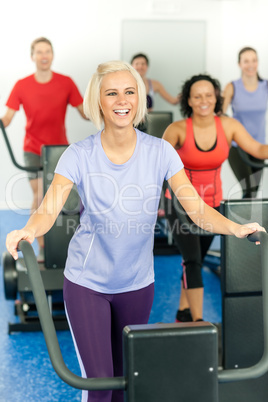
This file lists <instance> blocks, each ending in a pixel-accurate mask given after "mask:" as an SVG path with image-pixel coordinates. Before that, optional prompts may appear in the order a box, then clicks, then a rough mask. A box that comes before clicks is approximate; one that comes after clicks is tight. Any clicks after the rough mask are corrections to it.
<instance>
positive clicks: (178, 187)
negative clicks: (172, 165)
mask: <svg viewBox="0 0 268 402" xmlns="http://www.w3.org/2000/svg"><path fill="white" fill-rule="evenodd" d="M168 182H169V185H170V186H171V188H172V191H173V192H174V194H175V195H176V197H177V198H178V200H179V202H180V203H181V205H182V206H183V208H184V209H185V211H186V212H187V214H188V215H189V216H190V218H191V219H192V220H193V222H194V223H195V224H196V225H198V226H199V227H201V228H202V229H204V230H207V231H208V232H212V233H218V234H224V235H235V236H236V237H239V238H243V237H246V236H248V235H249V234H251V233H253V232H255V231H257V230H264V229H263V228H262V227H261V226H260V225H259V224H258V223H248V224H246V225H240V224H238V223H235V222H233V221H231V220H229V219H227V218H225V217H224V216H223V215H221V214H220V213H219V212H217V211H216V210H215V209H214V208H211V207H210V206H208V205H207V204H206V203H205V202H204V201H203V200H202V199H201V198H200V197H199V195H198V194H197V192H196V190H195V188H194V187H193V186H192V184H191V182H190V181H189V179H188V178H187V176H186V173H185V171H184V169H183V170H181V171H179V172H178V173H176V174H175V175H174V176H172V177H171V178H170V179H169V180H168Z"/></svg>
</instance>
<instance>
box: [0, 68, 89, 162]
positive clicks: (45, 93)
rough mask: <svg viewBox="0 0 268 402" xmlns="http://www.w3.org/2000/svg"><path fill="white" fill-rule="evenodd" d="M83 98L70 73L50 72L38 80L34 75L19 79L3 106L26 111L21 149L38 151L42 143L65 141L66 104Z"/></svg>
mask: <svg viewBox="0 0 268 402" xmlns="http://www.w3.org/2000/svg"><path fill="white" fill-rule="evenodd" d="M81 103H83V98H82V96H81V94H80V92H79V90H78V88H77V86H76V85H75V83H74V82H73V80H72V79H71V78H70V77H67V76H65V75H62V74H57V73H54V72H53V76H52V79H51V80H50V81H49V82H47V83H45V84H41V83H39V82H37V81H36V80H35V78H34V75H33V74H32V75H30V76H28V77H26V78H23V79H21V80H19V81H18V82H17V83H16V84H15V86H14V88H13V89H12V91H11V94H10V95H9V98H8V100H7V103H6V106H7V107H9V108H10V109H14V110H19V108H20V105H22V106H23V109H24V112H25V115H26V120H27V121H26V127H25V129H26V135H25V138H24V146H23V149H24V151H26V152H33V153H35V154H38V155H40V154H41V147H42V145H61V144H63V145H66V144H68V140H67V137H66V128H65V115H66V109H67V105H68V104H71V105H72V106H74V107H77V106H79V105H80V104H81Z"/></svg>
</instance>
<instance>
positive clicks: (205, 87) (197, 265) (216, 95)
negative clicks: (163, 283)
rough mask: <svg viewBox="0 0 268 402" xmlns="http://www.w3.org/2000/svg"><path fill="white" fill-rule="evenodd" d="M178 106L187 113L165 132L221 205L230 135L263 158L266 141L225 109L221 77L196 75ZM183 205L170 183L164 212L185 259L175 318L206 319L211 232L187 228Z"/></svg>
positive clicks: (201, 188)
mask: <svg viewBox="0 0 268 402" xmlns="http://www.w3.org/2000/svg"><path fill="white" fill-rule="evenodd" d="M180 107H181V113H182V115H183V116H185V117H186V119H184V120H180V121H176V122H174V123H172V124H171V125H169V126H168V128H167V129H166V131H165V133H164V135H163V138H164V139H165V140H166V141H168V142H169V143H170V144H171V145H172V146H173V147H174V148H175V149H176V151H177V153H178V154H179V156H180V158H181V160H182V162H183V164H184V168H185V171H186V174H187V176H188V178H189V180H190V181H191V183H192V184H193V186H194V187H195V189H196V191H197V192H198V194H199V196H200V197H201V198H202V199H203V200H204V201H205V202H206V203H207V204H208V205H210V206H211V207H212V208H214V209H215V210H217V211H218V210H219V207H220V202H221V200H222V182H221V166H222V164H223V162H224V161H225V160H226V159H227V158H228V155H229V148H230V145H231V143H232V141H235V142H236V143H237V144H238V145H239V146H240V147H241V148H242V149H243V150H244V151H246V152H248V153H249V154H251V155H252V156H254V157H255V158H259V159H262V160H263V159H266V158H268V145H263V144H261V143H260V142H258V141H256V140H255V139H254V138H252V137H251V135H250V134H249V133H248V132H247V131H246V129H245V128H244V126H242V124H241V123H239V121H237V120H236V119H234V118H231V117H227V116H223V115H222V113H221V112H222V97H221V87H220V83H219V81H218V80H216V79H214V78H211V77H210V76H209V75H206V74H199V75H195V76H193V77H191V78H190V79H189V80H187V81H186V82H185V83H184V85H183V87H182V92H181V103H180ZM172 198H173V200H172ZM179 207H180V206H179V205H178V204H177V202H176V200H174V197H172V193H171V192H170V191H169V189H168V188H167V190H166V192H165V212H166V218H167V219H168V222H169V228H170V230H171V232H172V234H173V238H174V242H175V244H176V245H177V247H178V249H179V250H180V252H181V255H182V260H183V261H182V266H183V273H182V281H181V295H180V301H179V308H178V311H177V314H176V320H177V321H192V320H193V321H198V320H202V319H203V295H204V288H203V281H202V270H201V268H202V265H203V261H204V258H205V256H206V254H207V251H208V249H209V247H210V245H211V242H212V240H213V236H210V235H208V236H207V235H203V236H200V235H197V234H192V233H190V232H189V230H188V231H187V230H186V228H185V226H184V224H181V222H180V215H178V213H179V210H178V208H179ZM190 218H192V216H191V215H190Z"/></svg>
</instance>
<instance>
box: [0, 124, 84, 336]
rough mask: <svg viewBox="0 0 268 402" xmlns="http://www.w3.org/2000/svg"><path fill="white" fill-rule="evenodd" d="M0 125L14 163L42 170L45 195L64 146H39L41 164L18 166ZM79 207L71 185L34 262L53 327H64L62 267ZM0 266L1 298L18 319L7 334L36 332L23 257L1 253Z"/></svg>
mask: <svg viewBox="0 0 268 402" xmlns="http://www.w3.org/2000/svg"><path fill="white" fill-rule="evenodd" d="M0 128H1V131H2V134H3V137H4V140H5V143H6V146H7V149H8V152H9V155H10V157H11V160H12V162H13V164H14V165H15V166H16V167H17V168H18V169H20V170H23V171H27V172H37V171H39V170H42V171H43V192H44V194H45V192H46V191H47V189H48V187H49V185H50V183H51V181H52V178H53V174H54V169H55V167H56V164H57V162H58V160H59V158H60V156H61V154H62V153H63V152H64V150H65V149H66V148H67V146H65V145H59V146H44V147H43V148H42V166H40V167H27V166H22V165H20V164H19V163H18V162H17V161H16V158H15V156H14V154H13V151H12V148H11V145H10V142H9V139H8V136H7V133H6V131H5V128H4V125H3V122H2V121H1V120H0ZM80 209H81V206H80V198H79V196H78V193H77V191H76V188H75V186H74V187H73V189H72V190H71V193H70V195H69V197H68V200H67V201H66V203H65V206H64V208H63V210H62V212H61V213H60V214H59V216H58V218H57V220H56V222H55V224H54V225H53V227H52V228H51V230H50V231H49V232H48V233H47V234H46V235H45V236H44V242H45V247H44V254H45V261H44V263H39V264H38V266H39V270H40V274H41V277H42V280H43V283H44V287H45V290H46V294H47V299H48V302H49V306H50V311H51V314H52V317H53V319H54V321H55V326H56V328H57V330H64V329H68V323H67V320H66V316H65V312H64V306H63V298H62V289H63V270H64V266H65V261H66V257H67V249H68V244H69V241H70V239H71V237H72V235H73V233H74V230H75V229H76V227H77V225H78V223H79V218H80ZM2 266H3V277H4V278H3V279H4V292H5V298H6V299H7V300H14V301H15V303H14V313H15V316H17V317H18V318H19V320H18V322H13V323H10V322H9V323H8V333H9V334H10V333H12V332H17V331H40V330H41V326H40V322H39V317H38V314H37V311H36V305H35V302H34V300H33V297H32V291H31V284H30V283H29V278H28V275H27V272H26V267H25V263H24V260H23V258H19V260H18V261H15V260H14V259H13V258H12V256H11V255H10V254H9V253H8V252H4V253H3V256H2Z"/></svg>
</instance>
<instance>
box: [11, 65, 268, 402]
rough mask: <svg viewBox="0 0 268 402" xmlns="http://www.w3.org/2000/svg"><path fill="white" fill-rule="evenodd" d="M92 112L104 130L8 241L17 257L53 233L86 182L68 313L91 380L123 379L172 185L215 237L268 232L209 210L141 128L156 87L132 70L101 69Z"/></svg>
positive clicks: (71, 255) (68, 163) (119, 395)
mask: <svg viewBox="0 0 268 402" xmlns="http://www.w3.org/2000/svg"><path fill="white" fill-rule="evenodd" d="M84 110H85V113H86V115H87V116H88V118H89V119H90V120H91V121H92V122H93V123H94V125H95V126H96V127H97V128H98V129H99V131H98V132H97V134H96V135H91V136H89V137H88V138H86V139H85V140H82V141H80V142H77V143H75V144H72V145H70V146H69V147H68V149H67V150H66V151H65V152H64V153H63V155H62V156H61V158H60V160H59V162H58V165H57V167H56V169H55V176H54V179H53V181H52V184H51V186H50V188H49V189H48V191H47V193H46V195H45V197H44V200H43V202H42V204H41V205H40V207H39V208H38V210H37V211H36V212H35V213H34V214H33V215H32V216H31V217H30V219H29V221H28V223H27V224H26V226H25V227H24V228H23V229H21V230H16V231H13V232H11V233H9V234H8V236H7V240H6V246H7V249H8V251H9V252H10V253H11V254H12V256H13V257H14V258H15V259H17V258H18V253H17V247H18V243H19V241H20V240H22V239H25V240H27V241H29V242H30V243H32V242H33V240H34V238H35V237H37V236H42V235H44V234H45V233H46V232H47V231H48V230H49V229H50V228H51V227H52V225H53V223H54V222H55V219H56V217H57V215H58V214H59V212H60V210H61V208H62V207H63V205H64V203H65V201H66V199H67V197H68V194H69V193H70V190H71V188H72V186H73V184H74V183H75V184H76V185H77V189H78V192H79V195H80V198H81V200H82V202H83V206H84V210H83V213H82V215H81V219H80V225H79V226H78V229H77V230H76V232H75V234H74V236H73V238H72V239H71V242H70V244H69V250H68V258H67V262H66V266H65V271H64V288H63V293H64V301H65V308H66V315H67V317H68V320H69V325H70V329H71V333H72V336H73V339H74V343H75V347H76V352H77V355H78V360H79V363H80V367H81V372H82V375H83V377H113V376H122V375H123V362H122V360H123V356H122V353H123V351H122V349H123V347H122V331H123V328H124V327H125V326H126V325H135V324H146V323H147V322H148V319H149V315H150V311H151V307H152V303H153V296H154V268H153V240H154V227H155V223H156V219H157V209H158V204H159V198H160V193H161V189H162V185H163V181H164V180H167V181H168V182H169V185H170V187H171V189H172V190H173V191H174V193H175V194H176V196H177V197H178V199H179V200H180V202H181V204H182V205H183V207H184V209H185V210H186V211H187V212H188V213H189V214H191V216H192V219H193V220H194V221H195V223H196V224H199V225H201V226H203V227H205V228H207V229H208V230H211V231H213V232H216V233H221V234H226V235H227V234H228V235H235V236H236V237H238V238H243V237H246V236H247V235H248V234H250V233H253V232H255V231H256V230H263V228H261V227H260V225H258V224H257V223H249V224H246V225H240V224H237V223H235V222H232V221H230V220H229V219H227V218H225V217H224V216H222V215H221V214H219V213H218V212H217V211H215V210H214V209H213V208H211V207H210V206H208V205H206V204H205V203H204V201H203V200H202V199H201V198H200V197H199V196H198V194H197V193H196V190H195V189H194V187H193V186H192V185H191V183H190V181H189V179H188V178H187V176H186V174H185V171H184V169H183V164H182V162H181V159H180V157H179V156H178V154H177V152H176V151H175V150H174V148H173V147H172V146H171V145H170V144H169V143H168V142H167V141H165V140H163V139H161V138H156V137H154V136H151V135H148V134H145V133H143V132H141V131H139V130H137V129H135V127H136V126H137V125H138V124H139V123H140V121H141V120H143V119H144V117H145V115H146V89H145V86H144V83H143V81H142V79H141V77H140V75H139V74H138V73H137V71H136V70H135V69H134V68H133V67H131V65H130V64H128V63H125V62H122V61H111V62H107V63H103V64H100V65H99V66H98V68H97V71H96V73H95V74H94V75H93V76H92V78H91V80H90V82H89V84H88V88H87V91H86V94H85V98H84ZM123 399H124V395H123V391H120V390H117V391H89V392H88V391H83V401H88V402H93V401H98V402H111V401H112V402H123Z"/></svg>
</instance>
